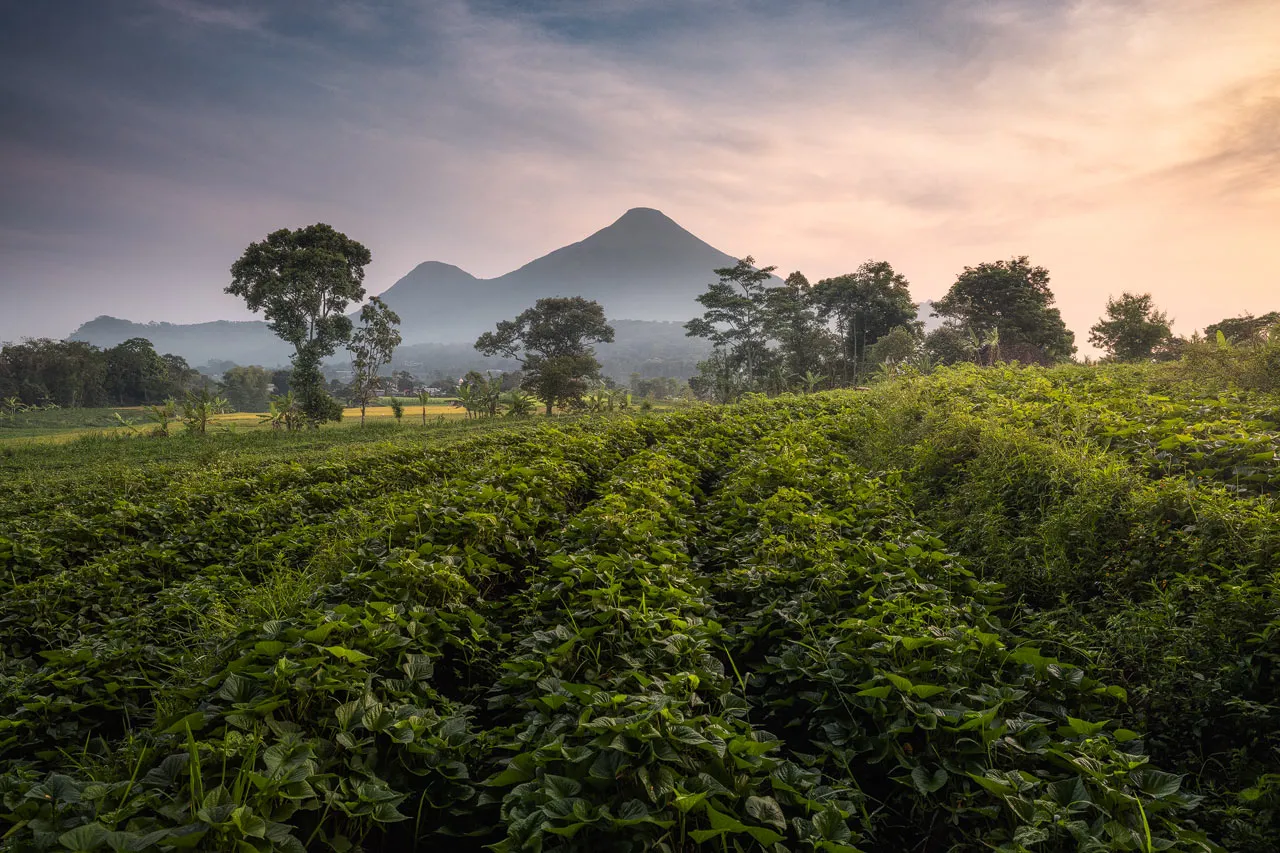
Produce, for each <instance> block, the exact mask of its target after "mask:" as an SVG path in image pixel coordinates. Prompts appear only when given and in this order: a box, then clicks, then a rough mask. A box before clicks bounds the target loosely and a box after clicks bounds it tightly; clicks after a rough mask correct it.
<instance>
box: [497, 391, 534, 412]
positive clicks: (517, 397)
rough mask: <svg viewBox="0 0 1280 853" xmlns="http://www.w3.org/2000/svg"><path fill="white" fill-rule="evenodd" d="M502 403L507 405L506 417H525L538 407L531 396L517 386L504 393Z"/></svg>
mask: <svg viewBox="0 0 1280 853" xmlns="http://www.w3.org/2000/svg"><path fill="white" fill-rule="evenodd" d="M502 405H504V406H506V407H507V417H509V418H527V417H529V416H530V415H532V414H533V412H534V410H535V409H536V408H537V407H538V403H537V401H536V400H534V399H533V396H532V395H530V394H526V393H525V392H524V391H522V390H520V389H519V388H516V389H514V390H511V391H508V392H507V393H506V394H504V395H503V397H502Z"/></svg>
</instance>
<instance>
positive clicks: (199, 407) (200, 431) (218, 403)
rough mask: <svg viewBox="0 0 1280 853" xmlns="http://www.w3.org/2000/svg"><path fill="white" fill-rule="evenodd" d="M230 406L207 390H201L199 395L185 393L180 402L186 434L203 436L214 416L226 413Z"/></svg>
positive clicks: (190, 392) (189, 392)
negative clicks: (185, 395) (183, 398)
mask: <svg viewBox="0 0 1280 853" xmlns="http://www.w3.org/2000/svg"><path fill="white" fill-rule="evenodd" d="M229 406H230V404H229V403H228V402H227V401H226V400H225V399H223V398H222V397H219V396H217V395H216V394H210V393H209V389H208V388H201V389H200V393H198V394H197V393H195V392H193V391H188V392H187V397H186V399H185V400H183V402H182V423H183V426H185V427H186V428H187V432H192V433H195V434H196V435H204V434H205V433H207V432H208V431H209V424H210V422H211V421H212V420H213V416H214V415H220V414H222V413H223V412H225V411H227V409H228V408H229Z"/></svg>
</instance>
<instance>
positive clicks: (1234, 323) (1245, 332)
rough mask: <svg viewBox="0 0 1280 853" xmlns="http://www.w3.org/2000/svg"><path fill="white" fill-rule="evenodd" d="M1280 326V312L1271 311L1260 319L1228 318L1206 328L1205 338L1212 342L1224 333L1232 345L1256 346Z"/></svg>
mask: <svg viewBox="0 0 1280 853" xmlns="http://www.w3.org/2000/svg"><path fill="white" fill-rule="evenodd" d="M1278 325H1280V311H1269V312H1267V313H1266V314H1263V315H1261V316H1260V317H1255V316H1253V315H1252V314H1244V315H1242V316H1240V317H1228V318H1227V319H1225V320H1219V321H1218V322H1216V323H1213V324H1212V325H1209V326H1206V327H1205V330H1204V334H1205V337H1207V338H1209V339H1210V340H1213V339H1215V338H1216V337H1217V336H1218V332H1222V336H1223V337H1224V338H1226V339H1227V342H1228V343H1231V344H1256V343H1261V342H1262V341H1263V340H1264V339H1265V338H1267V336H1268V333H1269V332H1270V330H1271V329H1273V328H1274V327H1276V326H1278Z"/></svg>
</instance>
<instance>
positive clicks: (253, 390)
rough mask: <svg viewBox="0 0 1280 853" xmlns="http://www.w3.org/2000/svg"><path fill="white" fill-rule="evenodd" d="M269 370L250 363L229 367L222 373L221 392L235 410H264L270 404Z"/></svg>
mask: <svg viewBox="0 0 1280 853" xmlns="http://www.w3.org/2000/svg"><path fill="white" fill-rule="evenodd" d="M270 386H271V372H270V371H268V370H266V369H265V368H262V367H258V366H256V365H252V366H249V367H240V366H238V365H237V366H236V367H231V368H228V369H227V370H226V371H225V372H223V374H222V393H223V394H224V395H226V398H227V403H228V404H230V406H231V408H233V409H235V410H236V411H237V412H265V411H267V410H268V408H269V407H270V404H271V400H270V393H269V390H268V389H269V388H270Z"/></svg>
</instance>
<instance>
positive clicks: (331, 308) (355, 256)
mask: <svg viewBox="0 0 1280 853" xmlns="http://www.w3.org/2000/svg"><path fill="white" fill-rule="evenodd" d="M371 258H372V256H371V255H370V253H369V250H368V249H366V248H365V247H364V246H362V245H361V244H360V243H358V242H356V241H355V240H352V239H351V238H349V237H347V235H345V234H343V233H341V232H340V231H336V230H334V228H333V227H332V226H330V225H326V224H324V223H317V224H316V225H309V226H307V227H306V228H299V229H297V230H296V231H290V230H289V229H287V228H282V229H280V230H279V231H273V232H271V233H270V234H268V235H267V237H266V239H265V240H263V241H261V242H257V243H250V244H249V247H248V248H247V249H245V251H244V254H243V255H242V256H241V257H240V259H239V260H237V261H236V262H235V263H234V264H232V265H231V278H232V281H231V284H230V285H228V286H227V288H226V292H227V293H230V294H232V295H233V296H239V297H241V298H243V299H244V301H245V304H246V305H248V307H249V310H250V311H254V312H257V311H261V312H263V315H264V316H265V317H266V320H267V325H268V327H269V328H270V329H271V331H273V332H275V333H276V334H277V335H278V336H280V338H281V339H283V340H285V341H287V342H288V343H290V344H292V345H293V347H294V356H293V375H292V376H291V377H290V386H291V388H292V390H293V391H294V392H295V393H297V394H298V396H299V398H300V399H301V401H302V408H303V411H304V412H305V413H306V415H307V416H308V417H309V418H311V419H312V420H313V421H315V422H317V423H323V422H325V421H328V420H336V419H339V418H341V406H338V412H339V414H338V418H334V417H333V414H334V405H335V401H333V400H332V399H331V398H329V397H328V395H327V394H325V393H324V391H323V390H322V388H323V384H324V380H323V377H322V376H321V375H320V362H321V360H322V359H324V358H325V357H327V356H330V355H332V354H333V353H334V352H335V351H336V350H337V348H338V346H339V345H341V344H343V343H346V342H347V341H348V340H350V338H351V328H352V326H351V318H349V317H348V316H347V315H346V309H347V306H348V305H349V304H350V303H352V302H356V301H359V300H360V299H363V298H364V284H363V282H364V268H365V267H366V266H368V265H369V262H370V260H371Z"/></svg>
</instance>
